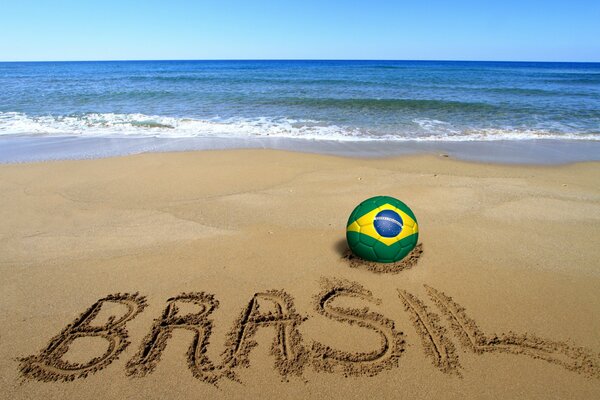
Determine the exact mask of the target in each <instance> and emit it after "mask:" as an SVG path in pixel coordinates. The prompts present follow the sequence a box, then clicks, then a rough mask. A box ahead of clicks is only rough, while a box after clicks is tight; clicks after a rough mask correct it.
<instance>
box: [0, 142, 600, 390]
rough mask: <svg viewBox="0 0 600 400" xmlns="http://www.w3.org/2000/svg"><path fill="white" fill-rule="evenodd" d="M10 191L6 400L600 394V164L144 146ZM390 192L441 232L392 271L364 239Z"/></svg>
mask: <svg viewBox="0 0 600 400" xmlns="http://www.w3.org/2000/svg"><path fill="white" fill-rule="evenodd" d="M0 194H1V199H2V202H1V207H0V221H1V223H0V274H1V276H2V279H1V281H0V398H15V399H21V398H39V399H41V398H44V399H48V398H65V399H66V398H73V399H85V398H98V399H100V398H102V399H111V398H115V399H123V398H130V399H135V398H140V399H150V398H207V397H211V398H343V399H350V398H361V399H367V398H457V399H458V398H461V399H462V398H528V399H535V398H540V399H548V398H581V399H591V398H600V262H599V261H600V164H599V163H583V164H574V165H566V166H554V167H534V166H515V165H513V166H506V165H485V164H474V163H465V162H459V161H455V160H451V159H447V158H444V157H437V156H414V157H402V158H394V159H378V160H360V159H351V158H340V157H330V156H319V155H309V154H299V153H291V152H282V151H269V150H235V151H206V152H190V153H172V154H145V155H138V156H129V157H122V158H112V159H100V160H82V161H61V162H49V163H34V164H21V165H2V166H0ZM379 194H385V195H390V196H394V197H397V198H400V199H401V200H403V201H405V202H406V203H407V204H408V205H410V206H411V208H412V209H413V211H414V212H415V214H416V215H417V218H418V220H419V226H420V242H421V244H422V247H421V248H420V250H422V252H421V251H419V252H416V253H415V254H413V257H412V258H411V259H410V260H409V261H408V262H407V263H405V264H402V265H395V266H392V267H391V268H390V269H386V268H381V267H380V266H377V265H361V264H360V263H358V262H357V260H356V259H353V258H352V257H349V256H348V254H347V248H346V246H345V239H344V238H345V223H346V219H347V217H348V215H349V213H350V212H351V211H352V209H353V207H354V206H355V205H356V204H358V203H359V202H360V201H362V200H363V199H365V198H367V197H371V196H374V195H379ZM136 293H138V294H137V295H136Z"/></svg>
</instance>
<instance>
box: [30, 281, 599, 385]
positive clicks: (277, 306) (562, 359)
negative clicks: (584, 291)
mask: <svg viewBox="0 0 600 400" xmlns="http://www.w3.org/2000/svg"><path fill="white" fill-rule="evenodd" d="M321 286H322V290H321V292H320V293H319V294H317V295H316V296H315V297H314V308H315V311H316V312H317V313H318V314H319V315H321V316H323V317H326V318H329V319H331V320H334V321H337V322H340V323H346V324H351V325H355V326H357V327H361V328H365V329H369V330H371V331H372V332H375V333H377V334H378V335H379V337H380V345H379V347H378V348H376V349H373V350H371V351H368V352H362V353H352V352H345V351H341V350H337V349H334V348H332V347H330V346H328V345H325V344H322V343H319V342H317V341H312V343H310V345H306V344H305V343H304V342H303V338H302V335H301V333H300V331H299V329H298V327H299V325H300V324H301V323H302V322H303V321H305V320H306V318H305V317H303V316H301V315H300V314H298V312H297V311H296V310H295V308H294V303H293V299H292V297H291V296H290V295H289V294H287V293H286V292H284V291H283V290H269V291H265V292H261V293H256V294H254V295H253V296H252V298H251V299H250V302H249V303H248V304H247V305H246V307H244V308H243V309H242V311H241V313H240V315H239V317H238V318H237V319H236V321H235V323H234V324H233V327H232V329H231V330H230V332H229V334H228V335H227V340H226V342H225V350H224V351H223V353H222V355H221V361H220V363H218V364H215V363H214V362H213V361H211V360H210V359H209V357H208V356H207V347H208V343H209V339H210V336H211V332H212V329H213V323H212V320H211V319H210V316H211V314H212V313H213V312H214V311H215V310H217V308H218V307H219V302H218V301H217V300H216V299H215V297H214V296H213V295H211V294H207V293H204V292H195V293H183V294H180V295H178V296H175V297H172V298H170V299H168V300H167V305H166V307H165V309H164V311H163V312H162V314H161V315H160V316H159V317H158V318H157V319H156V320H155V321H154V324H153V325H152V328H151V329H150V332H149V333H148V334H147V335H146V337H144V338H143V340H142V343H141V344H140V346H139V348H138V350H137V352H136V354H135V355H133V357H132V358H131V359H130V360H129V361H128V362H127V363H126V366H125V371H126V374H127V375H128V376H132V377H144V376H146V375H148V374H151V373H152V372H153V371H154V370H155V369H156V367H157V365H158V363H159V361H160V359H161V355H162V353H163V351H164V350H165V348H166V345H167V342H168V341H169V338H170V337H171V335H172V333H173V331H175V330H178V329H182V330H187V331H191V332H192V333H193V339H192V341H191V343H190V346H189V348H188V350H187V354H186V357H187V365H188V367H189V369H190V371H191V373H192V374H193V376H194V377H196V378H198V379H200V380H201V381H203V382H207V383H212V384H216V383H217V382H218V381H219V380H221V379H231V380H238V378H237V375H236V371H237V370H238V368H246V367H249V366H250V359H249V355H250V352H251V351H252V349H253V348H254V347H256V346H257V342H256V341H255V340H254V339H253V338H254V336H255V334H256V332H257V331H258V329H259V328H262V327H272V328H274V331H275V335H274V339H273V342H272V345H271V349H270V353H271V354H272V355H273V357H274V359H275V363H274V367H275V369H276V370H277V371H278V372H279V374H280V375H281V376H282V378H283V379H284V380H286V379H287V378H288V377H290V376H294V375H295V376H300V375H301V374H302V372H303V370H304V369H305V368H307V367H309V366H310V367H312V368H313V369H314V370H315V371H318V372H338V373H342V374H343V375H345V376H364V375H366V376H373V375H376V374H378V373H379V372H381V371H382V370H386V369H392V368H395V367H397V366H398V365H399V361H400V357H401V356H402V354H403V352H404V351H405V339H404V338H405V335H404V333H403V332H400V331H398V330H397V329H396V327H395V324H394V322H393V321H392V320H390V319H388V318H386V317H384V316H383V315H381V314H378V313H375V312H372V311H370V310H369V309H368V308H366V307H365V308H361V309H354V308H348V307H342V306H340V305H335V303H336V301H338V299H343V298H346V299H348V298H357V299H360V300H363V301H367V302H372V303H375V304H379V303H380V300H377V299H375V298H374V297H373V294H372V293H371V292H370V291H369V290H367V289H365V288H364V287H363V286H361V285H360V284H358V283H356V282H350V281H345V280H338V279H323V280H322V283H321ZM425 290H426V292H427V295H428V296H429V298H430V299H431V300H432V302H433V304H434V305H435V306H436V307H437V308H438V309H439V311H440V313H441V314H442V315H443V316H444V317H445V318H446V319H447V321H448V322H449V326H450V328H451V330H452V331H453V333H454V335H455V336H456V337H457V338H458V342H459V343H460V345H462V346H463V347H464V349H465V350H466V351H470V352H473V353H475V354H484V353H496V352H501V353H510V354H517V355H525V356H529V357H532V358H534V359H540V360H544V361H547V362H550V363H553V364H556V365H559V366H561V367H564V368H566V369H567V370H570V371H573V372H576V373H579V374H583V375H586V376H588V377H593V378H600V355H599V354H595V353H593V352H591V351H589V350H587V349H585V348H581V347H574V346H571V345H569V344H567V343H563V342H557V341H551V340H545V339H541V338H538V337H535V336H532V335H528V334H521V335H519V334H515V333H512V332H509V333H508V334H503V335H486V334H485V333H484V332H482V331H481V329H480V328H479V327H478V326H477V324H476V323H475V321H474V320H473V319H471V318H470V317H469V316H467V314H466V312H465V309H464V308H462V307H461V306H460V305H459V304H458V303H456V302H455V301H454V300H453V299H452V298H451V297H449V296H448V295H446V294H444V293H443V292H441V291H439V290H436V289H434V288H432V287H429V286H425ZM398 297H399V299H400V301H401V302H402V303H403V305H404V308H405V310H406V311H407V313H408V315H409V316H410V320H411V322H412V324H413V325H414V327H415V329H416V332H417V334H418V335H419V336H420V339H421V343H422V347H423V349H424V352H425V355H426V356H427V357H428V358H429V359H430V361H431V362H432V364H433V365H434V366H435V367H436V368H438V369H439V370H440V371H442V372H443V373H447V374H454V375H456V376H461V372H460V371H461V366H460V362H459V356H458V353H457V351H456V347H455V345H454V343H453V342H452V341H451V340H450V338H449V337H448V333H447V330H446V328H445V327H444V326H442V324H441V318H440V316H439V315H437V314H435V313H434V312H432V311H430V310H429V309H428V307H427V306H426V305H425V303H424V302H423V301H422V300H421V299H419V298H418V297H417V296H416V295H414V294H411V293H409V292H407V291H405V290H398ZM116 307H121V308H123V309H124V310H126V311H124V312H122V313H121V315H119V316H117V315H109V316H108V317H106V316H105V318H104V319H105V320H106V321H107V322H105V323H103V324H101V325H98V324H94V321H95V320H98V319H103V318H100V316H101V313H102V311H103V309H104V310H105V312H104V313H105V314H106V309H108V310H109V311H108V312H109V313H114V309H115V308H116ZM190 307H193V308H194V312H183V310H184V309H185V310H188V309H189V308H190ZM145 308H146V299H145V297H144V296H140V295H138V294H114V295H109V296H106V297H104V298H102V299H100V300H98V301H97V302H95V303H94V304H93V305H92V306H91V307H90V308H88V309H87V310H86V311H84V312H83V313H82V314H81V315H80V316H79V317H77V318H76V319H75V320H74V321H73V322H72V323H71V324H69V325H68V326H67V327H66V328H65V329H63V331H62V332H60V333H59V334H58V335H57V336H55V337H54V338H52V339H51V340H50V342H49V343H48V345H47V346H46V348H44V349H43V350H42V351H41V352H40V353H39V354H37V355H33V356H29V357H26V358H22V359H21V360H20V363H21V364H20V372H21V375H22V377H23V378H28V379H36V380H40V381H72V380H74V379H77V378H85V377H86V376H88V374H90V373H94V372H97V371H100V370H101V369H103V368H105V367H107V366H108V365H110V364H111V363H112V362H113V361H115V360H116V359H117V358H118V357H119V355H120V354H121V353H122V352H123V351H124V350H125V349H126V348H127V346H128V345H129V344H130V343H129V340H128V332H127V329H126V328H125V326H126V324H127V323H128V322H129V321H131V320H132V319H134V318H135V317H136V316H137V315H138V314H139V313H141V312H142V311H143V310H144V309H145ZM80 338H96V339H98V338H100V340H104V341H106V343H107V345H108V346H107V347H106V351H105V352H104V354H102V355H100V356H98V357H94V358H92V359H90V360H89V361H87V362H84V363H76V362H70V361H66V360H65V359H64V358H65V355H66V353H67V352H68V351H69V348H70V346H71V345H72V344H73V343H74V342H75V341H76V340H77V339H80Z"/></svg>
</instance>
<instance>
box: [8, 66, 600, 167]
mask: <svg viewBox="0 0 600 400" xmlns="http://www.w3.org/2000/svg"><path fill="white" fill-rule="evenodd" d="M484 143H487V144H484ZM599 144H600V63H536V62H452V61H115V62H112V61H111V62H39V63H19V62H14V63H0V161H5V162H6V161H27V160H30V159H48V158H69V157H94V156H104V155H112V154H127V153H133V152H139V151H162V150H186V149H195V148H222V147H275V148H293V149H298V148H300V149H308V150H309V151H323V152H333V153H336V152H337V153H353V152H355V153H356V154H364V153H369V151H371V150H372V151H374V152H379V153H381V152H382V151H383V152H387V153H390V152H391V153H401V152H402V151H403V150H406V149H409V150H418V149H425V150H439V149H450V150H456V149H469V148H472V149H476V150H475V152H478V151H479V150H477V149H479V148H482V147H481V146H483V147H484V148H485V149H486V150H485V152H486V154H488V155H489V154H493V153H494V149H497V150H498V152H500V153H502V151H503V149H504V152H505V153H507V154H517V153H519V152H521V153H523V149H526V151H525V153H526V154H530V153H531V154H532V151H533V150H532V149H534V150H535V149H541V150H543V149H548V148H550V147H551V148H552V151H550V152H549V153H548V152H547V151H545V152H543V154H544V157H550V158H552V157H553V154H554V153H556V152H557V151H558V153H560V154H559V155H562V157H563V158H565V157H564V156H565V154H566V155H567V156H569V155H570V156H571V158H572V159H574V160H580V159H598V158H600V147H599ZM561 146H562V147H561ZM565 146H566V147H565ZM2 148H3V149H2ZM507 149H508V150H507ZM557 149H558V150H557ZM561 149H562V150H561ZM553 151H554V153H553ZM571 153H573V154H571ZM574 153H577V154H574ZM554 156H557V154H554ZM566 158H567V161H568V159H569V157H566ZM557 159H560V157H558V156H557Z"/></svg>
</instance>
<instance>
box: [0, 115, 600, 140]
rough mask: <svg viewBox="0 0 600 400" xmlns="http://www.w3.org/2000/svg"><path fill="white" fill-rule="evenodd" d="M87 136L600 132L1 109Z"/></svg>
mask: <svg viewBox="0 0 600 400" xmlns="http://www.w3.org/2000/svg"><path fill="white" fill-rule="evenodd" d="M9 135H11V136H15V135H20V136H82V137H99V136H103V137H161V138H194V137H197V138H210V137H213V138H253V137H254V138H261V137H273V138H293V139H307V140H329V141H356V142H359V141H496V140H544V139H553V140H592V141H600V132H597V133H578V132H561V131H560V130H559V129H557V130H556V131H548V130H544V129H523V128H461V129H459V128H457V127H454V126H453V125H452V124H450V123H448V122H444V121H440V120H435V119H414V120H413V121H412V124H409V125H408V126H403V127H399V128H398V130H397V131H395V132H394V133H393V134H390V133H383V132H378V131H374V130H368V129H361V128H357V127H349V126H340V125H335V124H329V123H325V122H322V121H316V120H309V119H292V118H272V117H258V118H228V119H219V118H212V119H194V118H179V117H166V116H156V115H145V114H114V113H88V114H79V115H67V116H29V115H26V114H23V113H17V112H0V136H9Z"/></svg>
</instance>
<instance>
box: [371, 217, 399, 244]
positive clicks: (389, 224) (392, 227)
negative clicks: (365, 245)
mask: <svg viewBox="0 0 600 400" xmlns="http://www.w3.org/2000/svg"><path fill="white" fill-rule="evenodd" d="M403 224H404V223H403V221H402V218H401V217H400V215H398V213H397V212H395V211H392V210H383V211H380V212H379V213H378V214H377V215H376V216H375V219H374V220H373V226H375V230H376V231H377V233H379V234H380V235H381V236H383V237H386V238H392V237H396V236H398V235H399V234H400V232H401V231H402V225H403Z"/></svg>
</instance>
